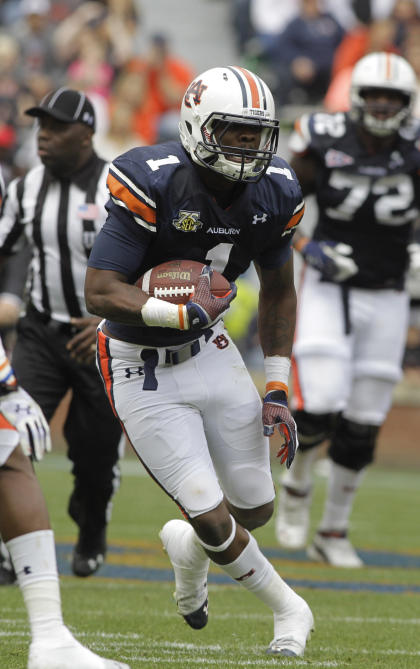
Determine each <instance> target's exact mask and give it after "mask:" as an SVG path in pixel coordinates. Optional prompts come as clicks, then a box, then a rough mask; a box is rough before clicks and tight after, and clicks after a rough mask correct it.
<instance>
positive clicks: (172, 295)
mask: <svg viewBox="0 0 420 669" xmlns="http://www.w3.org/2000/svg"><path fill="white" fill-rule="evenodd" d="M203 267H204V264H203V263H201V262H197V261H195V260H168V261H167V262H164V263H162V264H161V265H157V266H156V267H152V268H151V269H149V270H148V271H147V272H145V273H144V274H143V275H142V276H141V277H140V278H139V279H138V281H137V282H136V285H137V286H138V287H139V288H141V289H142V290H143V291H144V292H145V293H148V295H150V296H151V297H156V298H158V299H160V300H165V301H166V302H171V303H172V304H186V303H187V302H188V300H189V299H190V297H191V296H192V295H193V294H194V289H195V286H196V284H197V281H198V278H199V276H200V273H201V270H202V269H203ZM210 289H211V292H212V294H213V295H214V296H215V297H223V296H224V295H226V293H228V292H229V290H230V283H229V281H228V280H227V279H225V277H224V276H223V275H222V274H220V272H216V270H213V274H212V276H211V281H210Z"/></svg>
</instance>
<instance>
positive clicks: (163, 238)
mask: <svg viewBox="0 0 420 669" xmlns="http://www.w3.org/2000/svg"><path fill="white" fill-rule="evenodd" d="M108 188H109V192H110V199H109V201H108V204H107V207H106V208H107V210H108V218H107V220H106V222H105V225H104V226H103V228H102V230H101V232H100V233H99V235H98V237H97V239H96V241H95V245H94V247H93V249H92V252H91V255H90V258H89V266H90V267H95V268H97V269H105V270H112V271H116V272H119V273H121V274H123V275H125V276H126V277H127V279H128V281H129V283H135V281H136V280H137V279H138V278H139V277H140V276H141V275H142V274H143V273H144V272H146V270H148V269H150V268H151V267H155V266H156V265H159V264H160V263H162V262H165V261H167V260H174V259H179V258H185V259H188V260H196V261H198V262H202V263H207V264H209V265H211V266H212V267H213V268H214V269H215V270H218V271H219V272H221V273H222V274H223V275H224V276H225V277H226V278H227V279H228V280H229V281H234V280H235V279H236V278H237V277H238V276H239V275H240V274H242V273H243V272H244V271H245V270H246V269H247V268H248V267H249V265H250V263H251V262H252V261H254V260H255V261H256V262H257V263H258V264H259V265H260V266H261V267H264V268H276V267H279V266H281V265H282V264H284V262H286V260H287V259H288V258H289V256H290V252H291V251H290V248H291V246H290V243H291V237H292V234H293V231H294V229H295V227H296V225H297V224H298V223H299V221H300V219H301V218H302V215H303V212H304V203H303V200H302V192H301V189H300V186H299V183H298V182H297V180H296V177H295V175H294V173H293V171H292V170H291V168H290V167H289V165H288V164H287V163H286V162H285V161H284V160H282V159H281V158H277V157H276V158H274V159H273V161H272V164H271V166H270V167H269V169H268V170H267V173H266V175H265V176H264V177H263V178H262V179H261V180H260V181H259V182H258V183H250V184H247V185H246V186H245V187H244V188H242V189H241V192H240V193H239V194H238V196H237V197H236V198H235V199H234V201H233V202H232V204H231V205H230V206H229V207H228V208H226V209H223V208H222V207H220V206H219V205H218V204H217V202H216V200H215V198H214V197H213V195H212V193H211V192H210V191H209V190H208V189H207V188H206V187H205V185H204V183H203V182H202V181H201V179H200V177H199V173H198V170H197V168H196V166H195V165H194V163H192V161H191V160H190V158H189V156H188V155H187V153H186V152H185V150H184V149H183V147H182V145H181V144H180V143H179V142H175V141H174V142H167V143H165V144H160V145H156V146H147V147H139V148H135V149H132V150H131V151H128V152H127V153H125V154H123V155H122V156H119V157H118V158H117V159H116V160H114V162H113V163H112V164H111V166H110V169H109V175H108ZM107 326H108V328H109V330H110V331H111V332H112V333H113V334H114V335H115V336H117V337H120V338H122V339H125V340H127V341H132V342H135V343H141V344H144V345H152V346H153V345H155V346H156V345H165V344H168V343H169V342H171V343H174V341H175V343H182V342H185V341H188V340H190V339H193V338H196V336H197V333H193V332H182V333H181V332H178V331H174V330H171V329H170V328H149V327H134V326H127V325H123V324H118V323H114V322H107ZM157 330H159V332H157Z"/></svg>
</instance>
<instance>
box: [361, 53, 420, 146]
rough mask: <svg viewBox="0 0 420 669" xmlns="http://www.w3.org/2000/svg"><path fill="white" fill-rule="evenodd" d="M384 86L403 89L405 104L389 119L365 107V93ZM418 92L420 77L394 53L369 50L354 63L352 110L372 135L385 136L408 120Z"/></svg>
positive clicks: (383, 88)
mask: <svg viewBox="0 0 420 669" xmlns="http://www.w3.org/2000/svg"><path fill="white" fill-rule="evenodd" d="M374 89H382V90H389V91H394V92H396V93H400V94H401V96H402V97H403V99H404V102H405V104H404V106H403V108H402V109H400V110H399V111H397V112H396V113H395V114H394V115H393V116H390V117H388V118H387V119H379V118H376V117H375V116H374V115H373V114H372V113H369V112H368V110H367V108H366V100H365V98H364V93H365V92H366V91H367V90H374ZM416 93H417V80H416V75H415V73H414V70H413V68H412V67H411V65H410V64H409V63H408V62H407V61H406V60H405V59H404V58H402V57H401V56H397V55H396V54H394V53H386V52H380V53H370V54H368V55H367V56H364V57H363V58H361V59H360V60H359V61H358V62H357V63H356V65H355V66H354V69H353V73H352V78H351V86H350V101H351V110H350V114H351V117H352V118H353V120H355V121H358V122H360V123H362V125H363V126H364V128H365V129H366V130H367V131H368V132H370V133H371V134H372V135H376V136H377V137H386V136H388V135H392V134H393V133H394V132H397V131H398V129H399V128H400V127H401V126H402V125H403V124H404V123H406V122H407V120H408V119H409V117H410V114H411V110H412V108H413V105H414V101H415V98H416Z"/></svg>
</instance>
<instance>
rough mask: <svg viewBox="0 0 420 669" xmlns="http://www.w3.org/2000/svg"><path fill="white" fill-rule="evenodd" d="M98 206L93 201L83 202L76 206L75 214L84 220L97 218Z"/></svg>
mask: <svg viewBox="0 0 420 669" xmlns="http://www.w3.org/2000/svg"><path fill="white" fill-rule="evenodd" d="M98 214H99V207H98V205H97V204H95V203H93V202H92V203H89V202H85V203H84V204H79V206H78V208H77V216H78V217H79V218H82V219H83V220H85V221H94V220H95V219H96V218H98Z"/></svg>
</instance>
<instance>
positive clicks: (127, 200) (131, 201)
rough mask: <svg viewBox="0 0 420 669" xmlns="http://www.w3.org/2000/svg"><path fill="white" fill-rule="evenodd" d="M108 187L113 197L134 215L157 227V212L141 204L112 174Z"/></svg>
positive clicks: (109, 176) (108, 180) (109, 175)
mask: <svg viewBox="0 0 420 669" xmlns="http://www.w3.org/2000/svg"><path fill="white" fill-rule="evenodd" d="M106 183H107V186H108V188H109V192H110V193H111V195H113V196H114V197H116V198H117V199H118V200H121V202H124V204H125V205H126V206H127V207H128V209H129V210H130V211H132V212H133V214H137V215H138V216H140V217H141V218H143V219H144V220H145V221H146V222H147V223H153V224H154V225H156V212H155V210H154V209H152V208H151V207H149V206H148V205H147V204H143V203H142V202H140V201H139V200H138V199H137V198H136V197H135V196H134V195H132V194H131V193H130V191H129V190H128V188H126V187H125V186H123V184H122V183H121V182H120V181H118V179H116V178H115V177H113V176H112V174H108V178H107V181H106Z"/></svg>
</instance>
